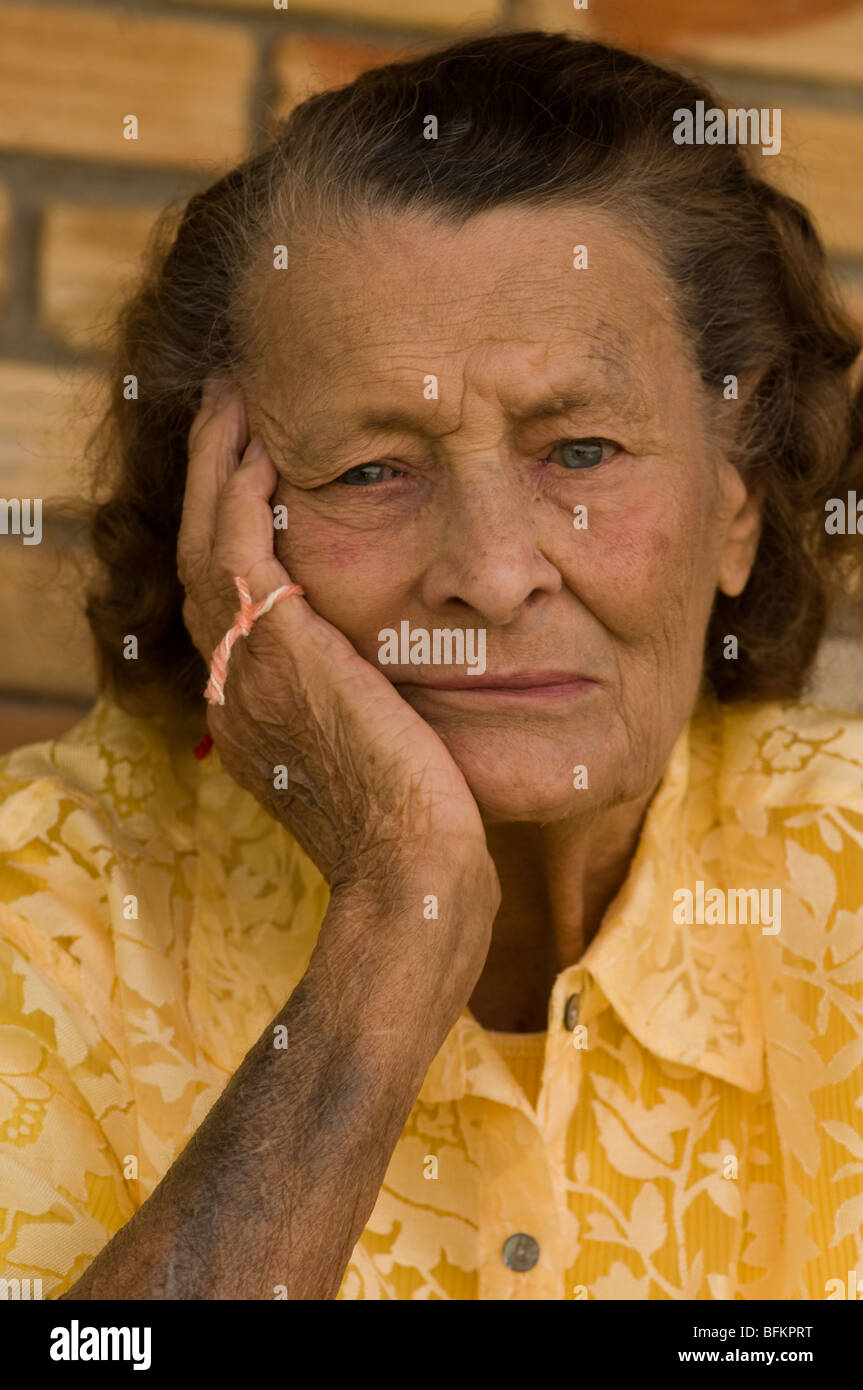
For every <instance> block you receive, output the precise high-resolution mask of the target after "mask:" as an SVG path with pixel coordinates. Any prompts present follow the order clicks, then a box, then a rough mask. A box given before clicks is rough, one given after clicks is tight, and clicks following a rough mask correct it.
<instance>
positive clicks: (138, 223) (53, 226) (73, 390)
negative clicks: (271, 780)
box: [0, 0, 863, 751]
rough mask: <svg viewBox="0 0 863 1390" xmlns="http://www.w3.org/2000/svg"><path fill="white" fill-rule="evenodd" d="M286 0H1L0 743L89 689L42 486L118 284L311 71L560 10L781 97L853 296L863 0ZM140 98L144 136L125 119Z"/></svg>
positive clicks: (854, 662) (339, 71)
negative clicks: (30, 511)
mask: <svg viewBox="0 0 863 1390" xmlns="http://www.w3.org/2000/svg"><path fill="white" fill-rule="evenodd" d="M280 6H281V0H187V2H186V3H179V0H178V2H176V3H175V2H174V0H141V3H139V4H137V5H135V6H134V7H131V6H129V5H128V4H127V3H125V0H89V3H85V2H84V0H77V2H76V0H66V3H63V4H53V3H42V2H41V0H40V3H24V2H23V0H16V3H6V2H5V0H0V497H3V498H14V497H18V498H37V497H41V498H43V499H44V504H43V539H42V542H41V543H40V544H38V545H29V546H27V545H24V544H23V542H22V538H21V537H20V536H6V535H0V594H2V603H0V751H2V749H4V748H8V747H12V746H15V745H16V744H18V743H23V742H29V741H31V740H32V739H37V738H42V737H46V736H49V735H50V734H52V733H54V732H56V731H59V730H60V729H62V728H63V727H65V726H67V725H68V724H70V723H73V722H74V721H75V720H76V719H77V718H79V717H80V714H81V712H82V710H84V709H86V708H87V706H88V704H89V703H90V701H91V700H92V697H93V694H94V691H95V683H94V676H93V668H92V661H91V655H90V643H89V636H88V632H87V628H86V625H85V623H84V621H83V617H82V612H81V597H80V592H81V576H82V574H83V573H84V572H85V567H86V555H85V553H84V551H83V548H82V543H81V537H80V535H79V534H78V533H77V531H76V529H75V527H74V525H73V524H71V523H70V521H69V519H68V518H66V517H64V516H63V515H62V513H61V509H60V507H59V505H57V503H56V502H55V503H52V500H51V499H52V498H55V499H56V498H59V497H62V496H63V495H65V494H72V495H74V494H75V493H76V492H77V493H78V494H80V490H81V487H82V486H83V482H82V479H83V473H82V459H83V456H84V444H85V440H86V437H87V434H88V433H89V430H90V429H91V428H92V427H93V425H94V424H95V421H96V418H97V414H98V410H99V406H100V403H101V401H102V399H103V393H104V390H105V370H106V358H105V355H104V352H103V350H102V348H101V346H100V344H101V342H102V341H103V334H104V331H105V329H106V327H107V326H108V325H109V324H110V322H111V316H112V311H113V306H114V305H115V303H116V299H117V295H118V292H120V291H122V289H123V288H124V287H125V286H126V285H127V284H128V283H129V280H130V277H133V276H134V275H135V270H136V264H137V261H138V257H139V255H140V252H141V249H142V247H143V245H144V243H145V240H146V238H147V235H148V232H149V230H150V228H151V226H152V223H153V219H154V217H155V216H156V214H157V212H158V211H159V210H160V208H162V207H163V206H164V205H165V204H166V203H167V202H169V201H173V200H175V199H177V198H184V197H187V196H188V195H189V194H190V193H192V192H194V191H195V190H196V189H198V188H201V187H204V186H206V185H207V184H208V183H210V182H212V181H213V179H215V178H216V177H218V176H219V175H220V174H221V173H222V172H223V171H224V170H225V169H227V168H229V167H230V166H231V165H232V164H234V163H236V162H237V161H238V160H239V159H241V158H242V157H243V156H244V155H245V154H246V153H248V152H250V151H253V150H255V149H257V148H260V146H261V145H262V144H264V143H265V142H266V140H267V138H268V135H269V132H270V131H271V129H272V125H273V122H274V120H275V119H277V118H278V117H280V116H282V115H284V114H286V113H287V112H288V111H289V110H290V108H291V106H292V105H293V104H294V103H295V102H296V101H298V100H299V99H301V98H302V97H303V96H305V95H306V94H308V93H309V92H310V91H312V90H315V89H316V88H319V87H322V86H328V85H337V84H340V83H343V82H346V81H349V80H350V79H351V78H352V77H353V76H354V75H355V74H356V73H357V72H359V71H361V70H362V69H363V68H364V67H368V66H371V65H372V64H375V63H379V62H382V61H387V60H388V59H389V58H392V57H398V56H404V55H406V54H408V53H409V52H411V51H416V50H417V49H420V48H422V47H427V46H434V45H437V44H439V43H440V42H441V41H442V40H443V39H445V38H447V37H450V36H452V37H455V36H466V35H468V34H470V33H475V32H476V33H478V32H483V31H484V30H487V29H489V28H492V27H495V28H500V29H512V28H545V29H551V30H561V29H570V30H572V31H574V32H587V33H592V34H598V35H600V36H603V37H608V38H610V39H612V40H615V39H616V40H617V41H620V42H624V43H626V44H628V45H630V46H632V47H640V48H642V49H643V50H645V51H647V52H649V53H653V54H655V55H657V56H659V57H668V58H671V59H672V60H673V61H675V62H677V63H678V64H679V65H680V66H682V67H684V68H687V69H689V70H691V71H693V72H700V73H703V74H704V75H705V76H707V77H708V78H709V79H711V80H712V81H713V82H714V84H715V85H717V86H718V87H719V89H720V91H721V92H722V93H723V95H725V96H726V97H727V98H728V99H729V100H732V101H734V102H735V103H742V104H745V105H751V104H757V105H759V106H781V107H782V110H783V128H782V136H783V148H782V154H781V155H780V156H779V157H778V158H777V159H776V160H775V161H773V163H775V166H776V168H775V174H776V177H778V178H780V179H781V180H783V181H784V182H785V183H786V185H787V186H789V187H790V188H791V189H792V191H794V192H796V193H798V194H799V195H800V196H801V197H803V199H804V200H805V201H806V202H807V203H808V204H809V206H810V207H812V208H813V210H814V211H815V213H816V216H817V219H818V222H819V225H820V227H821V230H822V232H823V235H824V237H825V239H826V241H827V244H828V246H829V248H830V251H831V253H832V255H833V258H834V263H835V267H836V272H837V275H838V276H839V278H840V281H841V283H842V284H843V286H844V288H845V291H846V293H847V296H848V299H849V302H850V303H851V305H852V307H853V308H854V310H855V312H857V313H858V314H860V315H861V316H863V178H861V171H863V7H861V6H860V5H847V4H844V5H843V4H842V3H837V0H832V2H831V0H815V3H809V4H806V3H799V0H798V3H795V4H794V5H793V6H792V5H790V4H788V3H787V0H762V2H761V3H760V4H759V5H758V6H752V5H749V4H738V3H733V4H728V3H720V0H702V3H701V5H700V6H699V7H692V6H690V5H688V4H682V3H680V0H653V3H651V4H649V5H645V4H644V0H613V2H612V0H606V3H602V0H591V3H590V4H589V7H588V9H587V10H575V8H574V6H573V5H572V4H570V3H564V0H410V3H409V4H404V3H398V0H353V3H350V0H288V3H287V5H286V7H285V8H281V7H280ZM692 9H694V10H695V13H694V14H692V13H690V10H692ZM789 14H790V15H792V16H793V17H794V19H795V22H794V23H793V24H791V25H789V24H788V23H787V19H788V16H789ZM759 24H762V25H763V24H767V25H768V26H769V27H768V28H767V29H766V31H764V30H763V29H762V30H761V31H759ZM130 113H132V114H134V115H135V116H137V118H138V126H139V138H138V139H137V140H127V139H124V138H123V119H124V117H125V116H126V115H128V114H130ZM860 650H861V649H860V644H859V642H858V641H856V639H855V636H854V634H853V633H852V632H850V631H843V630H842V629H841V627H840V628H839V629H838V630H837V632H836V633H835V634H834V635H833V636H832V637H831V640H830V642H829V643H826V644H825V649H824V655H823V661H822V666H821V677H820V686H819V693H823V695H825V696H826V697H827V698H834V699H835V700H836V702H837V703H856V704H858V705H859V706H860V707H863V696H861V693H860V692H861V691H863V661H861V659H860Z"/></svg>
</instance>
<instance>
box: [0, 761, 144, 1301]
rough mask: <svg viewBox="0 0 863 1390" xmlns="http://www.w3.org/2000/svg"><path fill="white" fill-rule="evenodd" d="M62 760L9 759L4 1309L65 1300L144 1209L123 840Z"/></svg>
mask: <svg viewBox="0 0 863 1390" xmlns="http://www.w3.org/2000/svg"><path fill="white" fill-rule="evenodd" d="M49 748H50V745H36V746H34V747H33V748H32V749H28V750H25V751H26V752H27V753H28V754H30V759H31V772H32V771H34V770H35V769H36V767H37V765H38V760H39V758H38V755H39V754H40V750H42V749H45V750H46V752H45V754H44V755H43V757H44V762H45V766H44V769H43V771H42V772H41V774H39V773H38V771H37V772H36V775H32V776H29V777H25V776H23V775H22V773H21V771H20V770H19V771H18V772H16V773H15V774H14V775H13V774H12V773H11V772H10V770H9V769H10V758H9V756H8V755H7V757H6V758H4V759H3V760H0V1299H2V1298H3V1297H4V1296H5V1297H6V1298H20V1297H42V1298H56V1297H58V1296H59V1295H60V1294H62V1293H65V1292H66V1291H67V1290H68V1289H69V1288H71V1287H72V1285H73V1284H74V1283H75V1282H76V1281H77V1280H78V1279H79V1278H80V1276H81V1275H82V1274H83V1272H84V1270H85V1269H86V1268H87V1266H88V1265H89V1264H90V1262H91V1261H92V1260H93V1259H94V1258H95V1256H96V1255H97V1254H98V1253H99V1251H100V1250H101V1249H102V1248H103V1247H104V1246H105V1245H106V1244H107V1243H108V1241H109V1240H110V1239H111V1238H112V1237H113V1236H114V1235H115V1234H116V1232H117V1231H118V1230H119V1229H120V1228H121V1227H122V1226H123V1225H124V1224H125V1222H126V1221H127V1220H128V1219H129V1218H130V1216H132V1214H133V1213H134V1210H135V1207H136V1202H135V1200H134V1197H133V1192H134V1191H135V1187H134V1185H133V1184H132V1183H130V1182H129V1181H127V1179H134V1178H135V1177H137V1173H136V1171H135V1169H134V1164H135V1159H134V1149H135V1143H134V1130H133V1129H132V1128H131V1126H132V1124H133V1119H132V1116H133V1110H134V1107H133V1105H132V1100H133V1097H132V1092H131V1087H130V1081H129V1074H128V1068H127V1064H126V1059H125V1057H124V1042H123V1033H122V1028H121V1027H120V1024H119V1018H118V1016H117V1013H116V1009H115V1007H114V1006H113V1004H112V995H113V994H114V992H115V991H114V966H113V949H112V931H111V916H110V901H109V894H108V892H107V890H106V879H105V876H104V870H105V867H106V865H107V864H108V863H109V861H110V855H111V850H110V843H109V842H110V831H109V829H108V827H107V824H106V821H105V818H104V816H100V814H99V810H98V807H95V806H93V805H88V804H87V802H86V798H83V797H81V796H80V795H77V794H76V793H75V791H74V790H70V788H68V787H66V786H64V785H63V782H62V780H61V779H60V778H58V776H57V774H56V771H54V770H53V769H51V768H50V760H49V756H48V752H47V750H48V749H49ZM16 765H17V766H18V768H19V769H20V768H21V766H22V760H21V759H20V758H18V759H17V763H16ZM4 1279H5V1281H6V1283H5V1285H4V1284H3V1282H2V1281H3V1280H4ZM26 1280H29V1281H30V1284H29V1286H28V1285H27V1284H26V1283H25V1282H23V1281H26ZM15 1281H19V1282H18V1283H16V1282H15Z"/></svg>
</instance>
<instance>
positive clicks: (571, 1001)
mask: <svg viewBox="0 0 863 1390" xmlns="http://www.w3.org/2000/svg"><path fill="white" fill-rule="evenodd" d="M580 1008H581V995H580V994H571V995H570V996H569V998H568V999H567V1001H566V1008H565V1009H564V1011H563V1026H564V1028H568V1029H569V1031H570V1033H571V1032H572V1030H573V1028H574V1027H575V1025H576V1024H577V1023H578V1013H579V1009H580Z"/></svg>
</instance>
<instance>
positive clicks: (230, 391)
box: [216, 381, 240, 410]
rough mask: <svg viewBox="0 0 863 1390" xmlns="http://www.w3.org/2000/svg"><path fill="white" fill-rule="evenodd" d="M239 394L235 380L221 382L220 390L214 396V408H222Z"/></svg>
mask: <svg viewBox="0 0 863 1390" xmlns="http://www.w3.org/2000/svg"><path fill="white" fill-rule="evenodd" d="M239 394H240V389H239V387H238V386H237V384H236V382H234V381H226V382H223V383H222V387H221V390H220V391H219V394H218V395H217V397H216V409H217V410H224V408H225V406H226V405H230V403H231V401H233V400H235V399H236V397H237V396H238V395H239Z"/></svg>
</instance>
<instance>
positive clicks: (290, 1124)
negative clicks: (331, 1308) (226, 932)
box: [63, 875, 491, 1299]
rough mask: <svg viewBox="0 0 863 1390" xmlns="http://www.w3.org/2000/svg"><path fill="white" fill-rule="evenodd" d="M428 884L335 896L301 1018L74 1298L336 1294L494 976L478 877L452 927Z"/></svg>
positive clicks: (239, 1086) (272, 1031) (293, 1020)
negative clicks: (430, 899) (425, 1094)
mask: <svg viewBox="0 0 863 1390" xmlns="http://www.w3.org/2000/svg"><path fill="white" fill-rule="evenodd" d="M413 882H416V880H413ZM428 887H429V878H428V875H426V876H425V877H424V882H423V883H419V882H416V888H415V889H414V887H413V886H410V885H408V884H406V883H405V882H404V881H403V882H402V883H401V885H400V887H398V888H397V889H395V893H396V895H397V896H396V899H395V901H392V900H391V901H390V902H389V903H387V904H386V905H385V904H384V901H383V897H384V895H383V893H381V894H380V895H379V894H378V890H377V889H374V890H370V889H363V890H359V889H358V890H357V891H356V892H345V893H343V894H341V895H340V896H338V898H336V897H334V898H333V900H332V902H331V904H330V910H329V911H328V913H327V916H326V918H325V921H324V924H323V926H322V929H321V933H320V936H319V939H318V944H317V946H316V948H315V951H314V953H313V955H312V958H311V960H310V962H309V967H308V970H307V971H306V974H305V975H304V977H303V979H302V980H301V981H300V983H299V985H298V986H297V988H296V989H295V991H294V993H293V994H292V995H291V998H290V999H289V1000H288V1002H287V1004H286V1005H285V1007H284V1009H283V1010H282V1011H281V1013H280V1014H279V1015H278V1016H277V1017H276V1018H275V1019H274V1020H273V1022H272V1024H270V1025H269V1026H268V1027H267V1028H266V1029H265V1030H264V1032H263V1034H262V1035H261V1037H260V1038H259V1040H258V1042H257V1043H256V1044H255V1045H254V1047H253V1048H252V1049H251V1050H250V1051H249V1053H248V1054H247V1055H246V1057H245V1058H244V1060H243V1062H242V1064H241V1065H240V1067H239V1068H238V1070H237V1071H236V1073H235V1074H234V1076H233V1077H232V1078H231V1080H230V1082H229V1084H228V1085H227V1087H226V1088H225V1091H224V1092H223V1094H222V1095H221V1096H220V1098H219V1099H218V1101H217V1102H216V1103H215V1105H214V1106H213V1108H212V1109H211V1110H210V1112H209V1114H208V1115H207V1117H206V1119H205V1120H204V1121H203V1123H202V1124H201V1125H200V1127H199V1129H198V1130H197V1131H196V1133H195V1134H194V1136H193V1137H192V1139H191V1140H190V1142H189V1143H188V1144H187V1146H186V1147H185V1149H184V1150H183V1151H182V1153H181V1154H180V1155H179V1157H178V1158H177V1159H176V1161H175V1162H174V1164H173V1165H172V1167H171V1168H170V1169H169V1171H168V1173H167V1174H166V1175H165V1177H164V1178H163V1180H162V1182H161V1183H160V1184H159V1186H158V1187H157V1188H156V1189H155V1191H154V1192H153V1193H152V1195H151V1196H150V1197H149V1199H148V1200H147V1201H146V1202H145V1203H144V1204H143V1206H142V1207H141V1208H140V1210H139V1211H138V1212H136V1214H135V1216H134V1217H132V1219H131V1220H130V1221H129V1222H128V1223H127V1225H126V1226H124V1227H123V1229H122V1230H121V1231H119V1232H118V1233H117V1235H116V1236H115V1237H114V1238H113V1240H111V1242H110V1243H109V1244H108V1245H107V1246H106V1247H105V1249H104V1250H103V1251H102V1252H101V1253H100V1254H99V1255H98V1256H97V1258H96V1259H95V1260H94V1261H93V1263H92V1264H91V1265H90V1267H89V1268H88V1269H87V1271H86V1273H85V1274H84V1275H83V1276H82V1277H81V1279H79V1280H78V1282H77V1283H76V1284H75V1285H74V1286H73V1287H72V1288H71V1289H70V1290H69V1291H68V1293H66V1294H64V1295H63V1297H64V1298H66V1299H235V1298H236V1299H270V1298H276V1297H279V1296H282V1297H284V1296H285V1295H284V1292H283V1291H282V1290H283V1289H286V1291H287V1297H288V1298H292V1299H296V1298H300V1299H326V1298H333V1297H335V1295H336V1294H337V1293H338V1290H339V1287H340V1285H341V1281H342V1278H343V1276H344V1271H345V1268H346V1266H347V1263H348V1261H349V1259H350V1256H351V1252H352V1250H353V1248H354V1246H355V1244H356V1242H357V1240H358V1239H359V1236H360V1234H361V1233H362V1230H363V1228H364V1227H365V1225H366V1222H367V1219H368V1216H369V1214H370V1212H371V1210H372V1207H373V1206H374V1203H375V1201H376V1198H377V1194H378V1192H379V1190H380V1186H381V1183H382V1181H383V1178H384V1175H385V1173H386V1168H387V1164H388V1162H389V1159H390V1156H391V1154H392V1152H393V1149H394V1148H395V1146H396V1143H397V1141H398V1138H399V1135H400V1134H401V1131H402V1129H403V1127H404V1125H405V1122H406V1120H407V1118H408V1116H409V1114H410V1111H411V1108H412V1105H413V1103H414V1100H415V1099H416V1096H417V1094H418V1092H419V1090H420V1088H421V1086H422V1082H423V1079H424V1076H425V1074H426V1072H427V1070H428V1067H429V1065H430V1063H431V1061H432V1060H433V1058H434V1056H435V1054H436V1053H437V1051H438V1050H439V1048H440V1046H441V1044H442V1042H443V1040H444V1038H445V1037H446V1034H447V1032H448V1031H449V1029H450V1027H451V1026H452V1025H453V1023H454V1022H455V1021H456V1019H457V1018H458V1015H459V1013H460V1012H461V1009H462V1008H463V1006H464V1003H465V1002H466V1001H467V999H468V998H469V996H470V992H471V988H472V983H473V979H474V977H475V975H476V974H477V973H478V969H481V956H482V953H481V952H480V954H479V955H478V954H477V952H476V950H475V949H474V948H473V947H471V945H470V944H469V943H470V939H471V937H473V938H474V939H475V938H476V934H477V923H476V915H475V908H474V912H472V913H471V914H470V920H469V914H468V912H467V911H466V910H465V909H463V908H460V907H456V904H458V903H465V904H467V905H471V902H472V899H473V903H474V904H475V903H476V901H477V898H476V895H475V894H473V893H472V891H471V888H472V884H471V882H470V875H468V878H467V881H463V882H462V883H460V885H459V887H458V889H457V890H455V891H453V893H452V895H451V897H450V898H449V901H448V902H447V904H446V915H447V919H448V920H445V921H442V920H441V919H440V918H439V919H438V920H437V921H431V922H423V921H422V902H423V894H424V892H427V891H428ZM480 897H481V895H480ZM459 914H463V915H464V919H465V920H464V930H463V931H462V930H461V926H460V923H459V922H458V920H456V918H457V916H458V915H459ZM419 923H422V925H421V928H420V930H419V932H418V924H419ZM490 925H491V923H490V921H489V923H488V927H489V929H490ZM462 943H463V944H462ZM477 961H479V962H480V963H479V966H478V967H477V964H476V963H477ZM280 1030H281V1031H280ZM285 1031H286V1035H287V1046H286V1047H279V1046H277V1045H276V1044H277V1042H279V1041H282V1042H284V1040H285Z"/></svg>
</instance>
